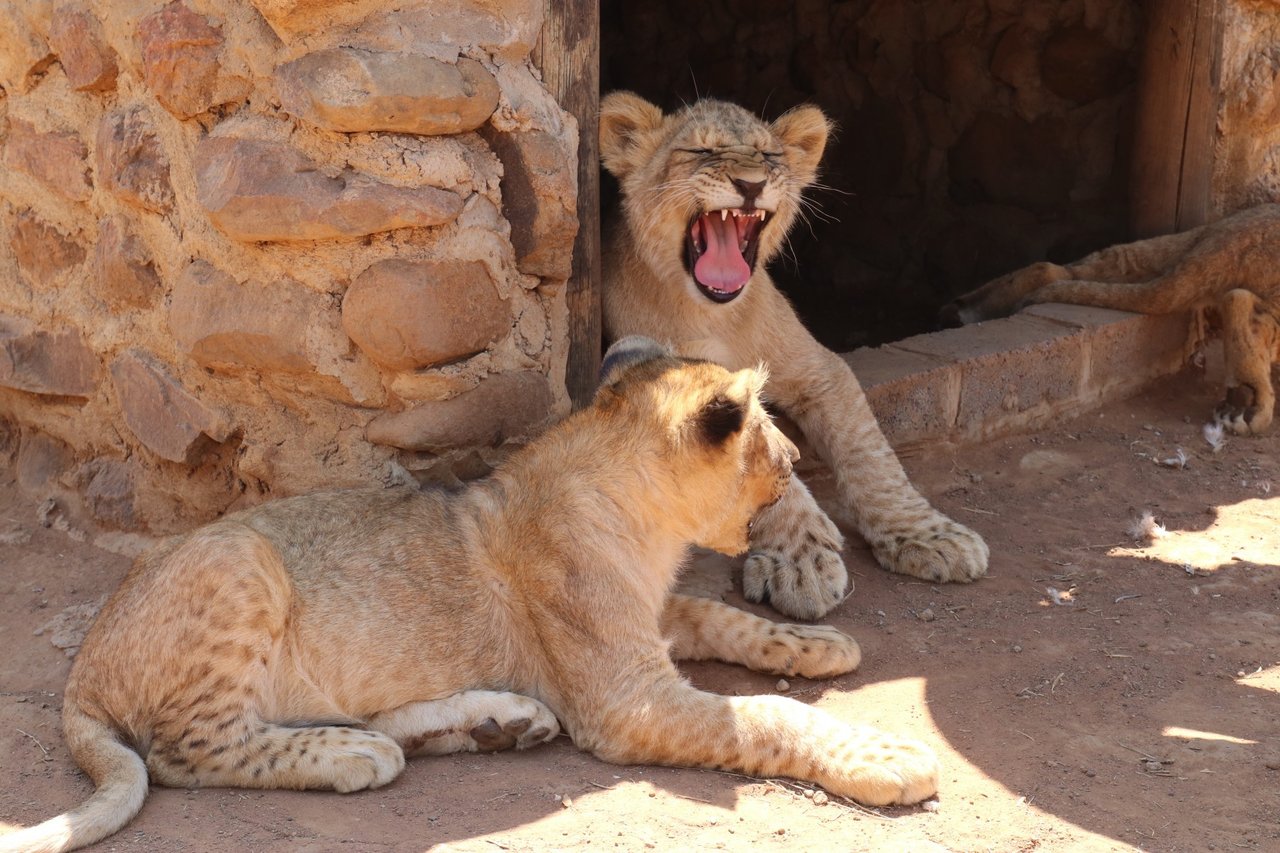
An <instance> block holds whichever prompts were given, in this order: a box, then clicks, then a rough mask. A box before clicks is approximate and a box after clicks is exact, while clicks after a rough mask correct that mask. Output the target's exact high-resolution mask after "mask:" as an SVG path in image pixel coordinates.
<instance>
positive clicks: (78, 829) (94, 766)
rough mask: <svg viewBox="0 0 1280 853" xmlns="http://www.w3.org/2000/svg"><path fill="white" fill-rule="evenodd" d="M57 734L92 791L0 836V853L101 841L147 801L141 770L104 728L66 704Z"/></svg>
mask: <svg viewBox="0 0 1280 853" xmlns="http://www.w3.org/2000/svg"><path fill="white" fill-rule="evenodd" d="M62 727H63V734H64V736H65V737H66V740H67V744H68V746H69V747H70V750H71V754H72V756H73V757H74V758H75V759H76V762H77V763H78V764H79V765H80V766H81V767H82V768H84V771H85V772H86V773H88V774H89V777H90V778H91V779H93V783H94V785H96V786H97V790H96V791H94V792H93V795H92V796H91V797H89V799H87V800H85V801H84V802H83V803H82V804H80V806H78V807H77V808H74V809H72V810H71V811H69V812H66V813H64V814H60V815H58V816H57V817H55V818H50V819H49V820H46V821H45V822H44V823H41V824H38V825H36V826H33V827H30V828H28V829H19V830H17V831H16V832H10V833H8V834H5V835H0V853H59V852H60V851H63V850H75V849H76V848H78V847H84V846H85V845H87V844H92V843H93V842H95V841H98V840H99V839H102V838H106V837H107V836H108V835H110V834H111V833H113V832H116V831H117V830H119V829H120V828H121V827H123V826H124V825H125V824H126V823H128V822H129V821H130V820H132V819H133V816H134V815H136V814H137V813H138V812H139V810H141V809H142V802H143V800H145V799H146V798H147V766H146V764H144V763H143V761H142V758H141V757H140V756H139V755H138V753H136V752H134V751H133V750H132V749H130V748H129V747H128V746H126V745H125V744H124V743H122V742H121V741H120V738H119V736H118V735H117V734H116V732H115V730H113V729H112V728H111V727H110V726H108V725H106V724H105V723H103V722H101V721H99V720H96V719H94V718H93V717H90V716H89V715H87V714H85V713H84V712H83V711H82V710H80V708H79V707H77V706H76V705H75V703H74V702H73V701H68V703H67V706H66V708H65V709H64V711H63V716H62Z"/></svg>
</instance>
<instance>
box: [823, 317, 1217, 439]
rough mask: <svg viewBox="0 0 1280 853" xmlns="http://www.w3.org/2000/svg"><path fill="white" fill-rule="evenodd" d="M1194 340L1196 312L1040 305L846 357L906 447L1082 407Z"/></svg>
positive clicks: (1160, 369) (1169, 361)
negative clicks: (1150, 313)
mask: <svg viewBox="0 0 1280 853" xmlns="http://www.w3.org/2000/svg"><path fill="white" fill-rule="evenodd" d="M1193 344H1194V340H1193V335H1192V318H1191V315H1190V314H1186V313H1184V314H1174V315H1166V316H1148V315H1143V314H1130V313H1126V312H1123V311H1111V310H1108V309H1104V308H1089V307H1085V306H1079V305H1039V306H1035V307H1033V308H1030V309H1028V310H1027V311H1025V312H1023V313H1021V314H1019V315H1016V316H1014V317H1009V318H1006V319H1002V320H992V321H989V322H986V323H977V324H974V325H972V326H965V327H963V328H960V329H948V330H946V331H942V332H934V333H931V334H927V335H917V336H915V337H912V338H907V339H905V340H902V341H897V342H895V343H892V344H887V345H885V346H882V347H877V348H874V349H872V348H865V349H859V350H855V351H854V352H851V353H846V354H844V355H843V358H844V359H845V361H846V362H847V363H848V364H849V366H850V367H852V368H853V371H854V373H855V374H856V375H857V376H858V379H859V381H860V382H861V383H862V388H863V390H864V391H865V392H866V394H867V398H868V400H869V401H870V403H871V407H872V409H873V410H874V411H875V413H876V417H877V418H878V419H879V421H880V427H881V429H883V430H884V433H885V436H886V437H887V438H888V439H889V443H890V444H892V445H893V446H894V447H896V448H899V449H902V448H909V447H911V446H913V445H919V444H922V443H925V442H932V441H938V440H944V441H976V440H981V439H987V438H991V437H993V436H998V435H1004V434H1008V433H1013V432H1021V431H1025V430H1029V429H1035V428H1036V427H1038V426H1040V425H1042V424H1044V423H1046V422H1048V421H1049V420H1051V419H1056V418H1060V417H1063V416H1070V415H1075V414H1079V413H1081V412H1084V411H1087V410H1089V409H1092V408H1095V407H1097V406H1099V405H1101V404H1102V403H1104V402H1106V401H1108V400H1114V399H1119V398H1121V397H1124V396H1127V395H1129V394H1132V393H1133V392H1135V391H1137V390H1138V389H1139V388H1141V387H1142V386H1143V385H1145V384H1146V383H1148V382H1150V381H1151V380H1152V379H1155V378H1157V377H1159V376H1164V375H1167V374H1169V373H1174V372H1176V371H1177V370H1178V369H1179V368H1181V367H1182V365H1183V364H1184V363H1185V362H1186V359H1187V357H1188V355H1190V351H1191V346H1192V345H1193Z"/></svg>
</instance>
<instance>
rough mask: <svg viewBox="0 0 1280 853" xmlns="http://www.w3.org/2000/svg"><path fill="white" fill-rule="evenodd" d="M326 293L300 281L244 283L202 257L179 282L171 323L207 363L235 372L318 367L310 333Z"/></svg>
mask: <svg viewBox="0 0 1280 853" xmlns="http://www.w3.org/2000/svg"><path fill="white" fill-rule="evenodd" d="M323 299H324V297H323V296H322V295H320V294H318V293H314V292H312V291H310V290H308V289H307V288H305V287H303V286H302V285H300V284H295V283H290V284H287V285H283V286H279V287H274V288H270V289H268V288H264V287H261V286H259V285H255V284H252V283H249V282H246V283H244V284H240V283H239V282H237V281H236V280H235V279H234V278H233V277H232V276H231V275H229V274H228V273H225V272H223V271H222V270H219V269H217V268H215V267H214V266H212V265H211V264H209V263H207V262H205V261H200V260H197V261H195V262H193V263H191V264H190V265H188V266H187V268H186V269H185V270H183V272H182V274H181V275H180V276H178V278H177V280H175V281H174V283H173V292H172V295H171V296H170V299H169V328H170V329H171V330H172V331H173V336H174V338H175V340H176V341H177V342H178V345H179V346H180V347H182V349H183V351H184V352H186V353H187V355H189V356H191V358H192V359H194V360H195V362H196V363H197V364H199V365H200V366H201V367H207V368H210V369H212V370H222V371H230V372H238V371H243V370H244V369H246V368H248V369H254V370H277V371H284V372H286V373H297V372H303V371H310V370H313V369H314V367H315V365H313V364H312V363H311V361H310V359H308V358H307V345H306V333H307V327H308V325H309V323H310V319H311V315H312V314H313V313H314V312H315V311H316V310H318V308H319V303H320V302H322V301H323Z"/></svg>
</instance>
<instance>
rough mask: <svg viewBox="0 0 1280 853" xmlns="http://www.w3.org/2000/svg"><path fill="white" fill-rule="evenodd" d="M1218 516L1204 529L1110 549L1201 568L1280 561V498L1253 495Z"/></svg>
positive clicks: (1112, 552)
mask: <svg viewBox="0 0 1280 853" xmlns="http://www.w3.org/2000/svg"><path fill="white" fill-rule="evenodd" d="M1217 516H1218V517H1217V518H1216V519H1215V520H1214V522H1213V524H1211V525H1210V526H1209V527H1208V528H1207V529H1205V530H1175V529H1170V530H1168V532H1167V533H1165V534H1163V535H1161V536H1160V537H1158V538H1156V539H1154V540H1152V541H1151V542H1150V543H1149V544H1147V545H1140V546H1133V547H1117V548H1112V549H1111V550H1110V551H1108V552H1107V553H1108V554H1109V555H1110V556H1113V557H1142V558H1147V559H1154V560H1160V561H1162V562H1165V563H1170V564H1172V565H1175V566H1181V567H1184V568H1190V569H1192V570H1196V571H1200V572H1212V571H1216V570H1218V569H1220V568H1223V567H1224V566H1230V565H1233V564H1238V563H1250V564H1254V565H1261V566H1275V565H1280V498H1251V499H1249V500H1246V501H1241V502H1240V503H1238V504H1232V505H1230V506H1220V507H1218V508H1217ZM1166 526H1167V525H1166Z"/></svg>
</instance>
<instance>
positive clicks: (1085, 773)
mask: <svg viewBox="0 0 1280 853" xmlns="http://www.w3.org/2000/svg"><path fill="white" fill-rule="evenodd" d="M1084 775H1086V776H1088V777H1089V778H1090V779H1092V778H1093V777H1095V776H1097V775H1098V774H1097V771H1094V770H1086V771H1084Z"/></svg>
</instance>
